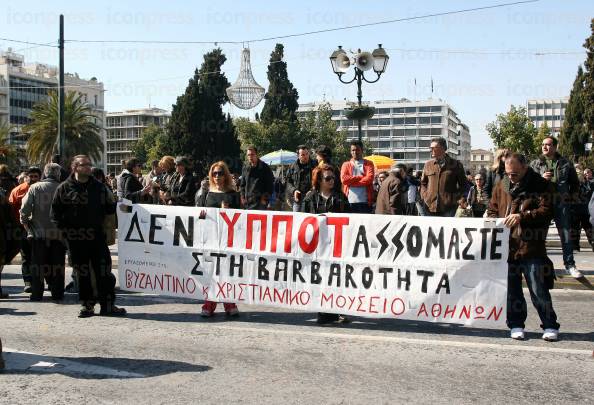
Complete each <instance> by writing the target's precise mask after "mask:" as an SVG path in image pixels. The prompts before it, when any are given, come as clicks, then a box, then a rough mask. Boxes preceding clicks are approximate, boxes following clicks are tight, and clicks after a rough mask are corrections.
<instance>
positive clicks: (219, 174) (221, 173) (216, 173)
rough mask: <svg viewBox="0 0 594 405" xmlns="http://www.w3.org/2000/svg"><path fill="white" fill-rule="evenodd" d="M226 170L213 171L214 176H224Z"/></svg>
mask: <svg viewBox="0 0 594 405" xmlns="http://www.w3.org/2000/svg"><path fill="white" fill-rule="evenodd" d="M224 175H225V172H212V177H223V176H224Z"/></svg>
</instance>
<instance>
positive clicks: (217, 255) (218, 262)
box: [210, 253, 227, 276]
mask: <svg viewBox="0 0 594 405" xmlns="http://www.w3.org/2000/svg"><path fill="white" fill-rule="evenodd" d="M210 257H216V258H217V260H216V267H215V274H216V275H217V276H218V275H219V274H221V257H227V255H226V254H225V253H211V254H210Z"/></svg>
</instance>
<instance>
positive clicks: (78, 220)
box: [50, 155, 126, 318]
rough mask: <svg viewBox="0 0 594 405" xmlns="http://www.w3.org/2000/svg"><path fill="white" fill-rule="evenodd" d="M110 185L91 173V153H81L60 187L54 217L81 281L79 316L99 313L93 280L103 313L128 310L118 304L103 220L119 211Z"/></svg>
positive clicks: (53, 203) (53, 207) (101, 313)
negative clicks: (116, 210)
mask: <svg viewBox="0 0 594 405" xmlns="http://www.w3.org/2000/svg"><path fill="white" fill-rule="evenodd" d="M107 192H108V191H107V188H106V187H105V186H104V185H103V184H101V183H100V182H99V181H97V180H95V178H93V177H92V176H91V161H90V159H89V158H88V156H85V155H78V156H75V157H74V158H73V161H72V174H71V175H70V177H69V178H68V179H67V180H66V181H65V182H63V183H62V184H60V185H59V186H58V188H57V189H56V193H55V195H54V199H53V201H52V207H51V213H50V216H51V220H52V222H54V223H55V224H56V226H57V227H58V228H59V229H60V230H62V232H63V236H64V238H65V239H66V241H67V242H68V247H69V250H70V255H71V259H72V267H73V269H74V271H75V272H76V274H77V275H78V280H79V299H80V301H81V304H82V309H81V310H80V313H79V317H81V318H87V317H90V316H93V315H94V314H95V310H94V307H95V296H94V293H93V285H92V279H93V278H94V279H95V280H96V287H97V298H98V300H99V304H100V305H101V312H100V315H106V316H110V315H124V314H125V313H126V310H125V309H123V308H118V307H116V306H115V305H114V301H115V292H114V289H115V281H116V280H115V276H114V275H113V274H112V273H111V260H110V253H109V248H108V247H107V243H106V241H105V233H104V231H103V220H104V219H105V215H108V214H113V213H115V209H116V204H115V203H114V202H112V201H113V200H112V199H110V198H109V196H108V195H107Z"/></svg>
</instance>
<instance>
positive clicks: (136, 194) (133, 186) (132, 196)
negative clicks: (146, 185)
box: [121, 172, 152, 204]
mask: <svg viewBox="0 0 594 405" xmlns="http://www.w3.org/2000/svg"><path fill="white" fill-rule="evenodd" d="M121 181H122V197H123V198H125V199H127V200H130V201H132V202H133V203H134V204H137V203H144V204H148V203H150V202H152V201H151V198H150V196H149V195H148V194H145V195H142V188H143V187H142V184H140V181H139V180H138V178H137V177H136V176H135V175H133V174H132V173H129V172H126V173H123V174H122V179H121Z"/></svg>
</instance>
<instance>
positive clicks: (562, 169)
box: [530, 153, 580, 205]
mask: <svg viewBox="0 0 594 405" xmlns="http://www.w3.org/2000/svg"><path fill="white" fill-rule="evenodd" d="M555 159H556V160H557V170H556V173H555V178H556V180H557V182H556V183H555V191H556V194H557V196H556V198H555V205H559V204H568V203H572V202H575V200H576V199H577V195H578V192H579V187H580V181H579V179H578V176H577V173H576V171H575V167H574V166H573V163H571V162H570V161H569V160H567V159H565V158H564V157H563V156H561V155H560V154H559V153H557V155H556V156H555ZM530 167H532V169H534V171H535V172H536V173H537V174H540V175H541V176H542V175H543V174H544V173H545V172H546V171H547V170H548V167H547V163H546V158H545V157H544V156H542V155H541V156H540V157H539V158H538V159H536V160H534V161H532V163H531V164H530Z"/></svg>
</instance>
